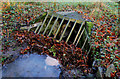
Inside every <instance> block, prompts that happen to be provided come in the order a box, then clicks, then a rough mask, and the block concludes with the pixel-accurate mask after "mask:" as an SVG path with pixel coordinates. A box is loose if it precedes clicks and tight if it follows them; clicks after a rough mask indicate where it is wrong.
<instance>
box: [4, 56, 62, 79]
mask: <svg viewBox="0 0 120 79" xmlns="http://www.w3.org/2000/svg"><path fill="white" fill-rule="evenodd" d="M48 60H50V62H49V61H48ZM52 61H53V63H54V64H52V63H51V62H52ZM50 63H51V64H50ZM59 66H60V65H59V63H58V61H57V60H56V61H55V59H53V58H51V57H49V56H45V55H38V54H30V55H23V56H21V57H19V58H18V59H17V60H15V61H14V62H12V63H10V64H7V65H6V67H3V70H2V77H59V74H60V72H61V71H60V69H59Z"/></svg>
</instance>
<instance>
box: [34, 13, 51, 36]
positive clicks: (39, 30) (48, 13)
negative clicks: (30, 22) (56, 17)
mask: <svg viewBox="0 0 120 79" xmlns="http://www.w3.org/2000/svg"><path fill="white" fill-rule="evenodd" d="M48 15H49V13H47V15H46V17H45V19H44V21H43V23H42V25H41V27H40V29H39V31H38V34H39V33H40V31H41V29H42V28H43V25H44V23H45V21H46V20H47V17H48ZM38 28H39V27H38ZM36 31H37V29H36Z"/></svg>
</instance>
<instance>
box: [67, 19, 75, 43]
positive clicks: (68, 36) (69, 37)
mask: <svg viewBox="0 0 120 79" xmlns="http://www.w3.org/2000/svg"><path fill="white" fill-rule="evenodd" d="M76 22H77V20H76V21H75V23H74V25H73V27H72V30H71V31H70V34H69V36H68V38H67V40H66V43H67V42H68V40H69V38H70V36H71V34H72V32H73V30H74V28H75V25H76Z"/></svg>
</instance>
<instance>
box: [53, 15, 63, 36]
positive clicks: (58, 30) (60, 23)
mask: <svg viewBox="0 0 120 79" xmlns="http://www.w3.org/2000/svg"><path fill="white" fill-rule="evenodd" d="M63 21H64V17H63V19H62V21H61V23H60V25H59V27H58V30H57V32H56V33H55V36H54V38H56V36H57V34H58V32H59V30H60V27H61V26H62V23H63Z"/></svg>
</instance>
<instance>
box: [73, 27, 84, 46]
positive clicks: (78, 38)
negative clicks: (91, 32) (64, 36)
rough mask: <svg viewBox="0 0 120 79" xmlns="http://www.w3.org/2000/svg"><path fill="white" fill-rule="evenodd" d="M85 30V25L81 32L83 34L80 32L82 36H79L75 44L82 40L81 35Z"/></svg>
mask: <svg viewBox="0 0 120 79" xmlns="http://www.w3.org/2000/svg"><path fill="white" fill-rule="evenodd" d="M84 31H85V27H84V28H83V30H82V32H81V34H80V36H79V38H78V40H77V43H76V45H75V46H77V44H78V43H79V40H80V38H81V36H82V35H83V32H84Z"/></svg>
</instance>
